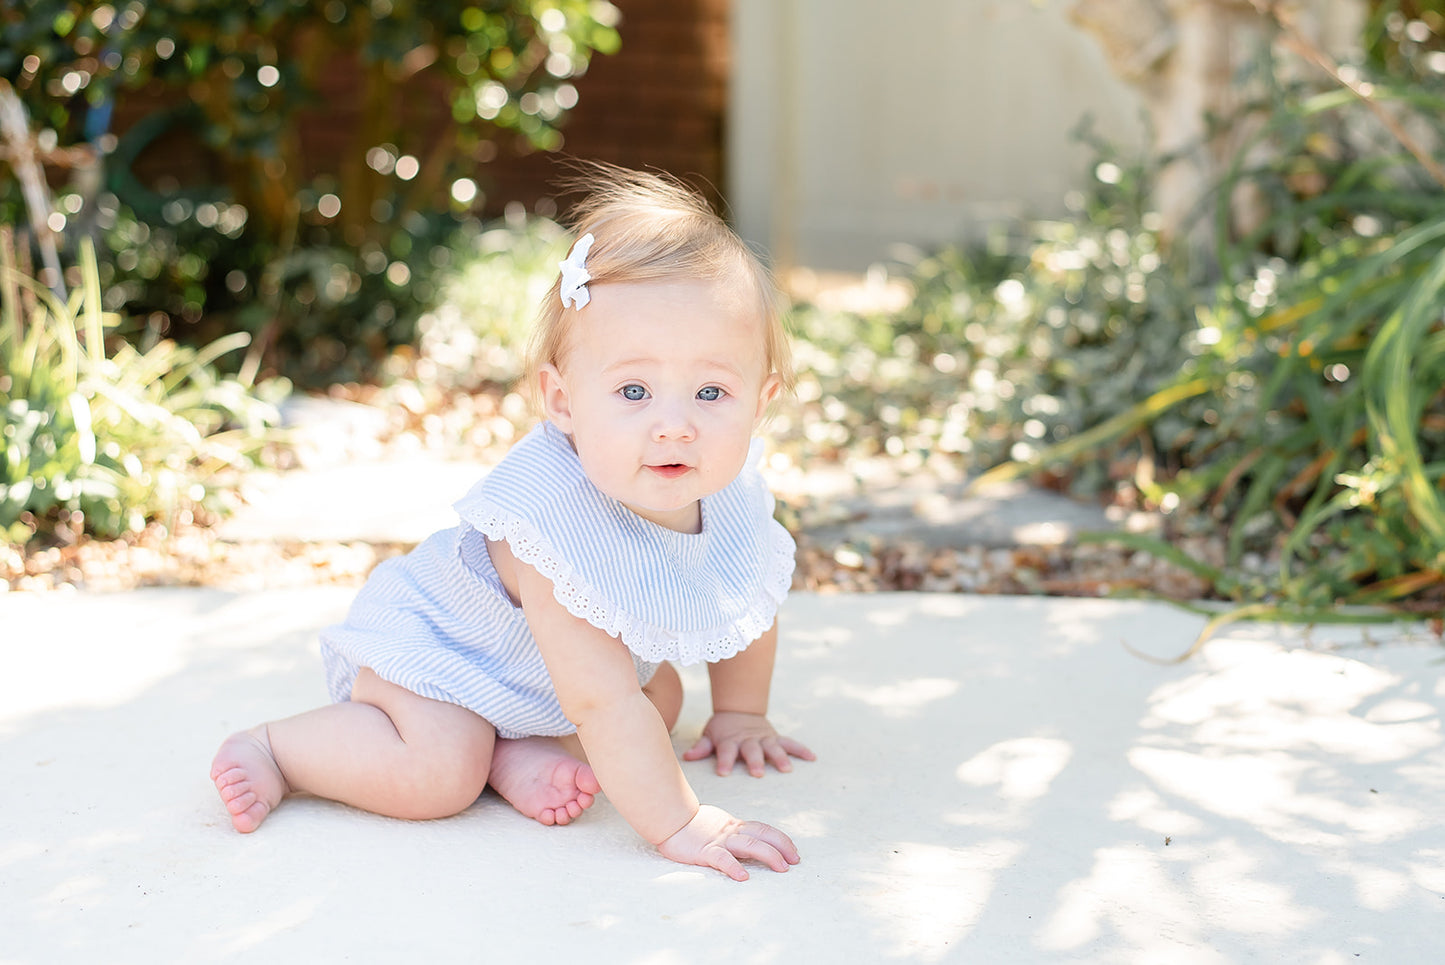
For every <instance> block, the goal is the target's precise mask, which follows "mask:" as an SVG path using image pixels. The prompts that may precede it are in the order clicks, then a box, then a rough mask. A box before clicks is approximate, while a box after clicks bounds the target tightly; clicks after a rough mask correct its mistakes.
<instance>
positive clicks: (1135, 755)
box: [1129, 748, 1426, 847]
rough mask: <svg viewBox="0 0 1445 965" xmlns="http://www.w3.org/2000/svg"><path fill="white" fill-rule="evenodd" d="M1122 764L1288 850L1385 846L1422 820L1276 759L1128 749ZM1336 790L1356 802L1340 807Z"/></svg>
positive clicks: (1328, 774)
mask: <svg viewBox="0 0 1445 965" xmlns="http://www.w3.org/2000/svg"><path fill="white" fill-rule="evenodd" d="M1129 762H1130V763H1131V764H1133V765H1134V766H1135V767H1136V768H1138V769H1139V771H1140V772H1141V773H1143V774H1145V775H1147V776H1148V777H1150V778H1151V779H1153V781H1154V782H1155V784H1156V785H1157V786H1158V787H1159V788H1160V789H1161V790H1163V791H1165V792H1167V793H1169V794H1172V795H1174V796H1176V797H1178V798H1182V799H1184V800H1186V801H1188V802H1189V803H1190V804H1192V805H1194V806H1196V807H1200V808H1203V809H1205V810H1207V811H1210V812H1212V813H1214V814H1216V815H1219V816H1221V817H1226V818H1232V819H1234V820H1238V821H1245V822H1248V823H1249V824H1250V825H1252V826H1253V827H1255V828H1257V829H1258V830H1260V831H1262V832H1264V833H1266V834H1268V835H1270V836H1271V837H1273V838H1276V839H1277V840H1279V841H1282V842H1286V843H1289V844H1297V845H1310V846H1327V847H1336V846H1343V845H1346V844H1349V843H1352V842H1355V843H1359V842H1369V843H1375V842H1381V841H1389V840H1393V839H1397V838H1400V837H1403V836H1405V835H1407V834H1410V833H1411V832H1413V831H1416V830H1419V829H1420V828H1422V827H1423V826H1424V824H1425V820H1426V818H1425V815H1424V814H1423V813H1422V812H1421V811H1419V810H1417V809H1415V808H1410V807H1404V806H1400V805H1394V804H1390V803H1387V802H1384V801H1380V800H1379V799H1378V798H1377V797H1376V796H1375V795H1372V794H1370V793H1369V791H1368V789H1366V788H1360V787H1356V788H1353V789H1350V787H1349V784H1350V782H1348V781H1347V780H1345V779H1344V778H1343V776H1341V775H1339V774H1338V773H1337V772H1336V771H1334V769H1333V768H1329V767H1328V766H1326V765H1314V764H1310V763H1308V762H1306V761H1302V760H1299V759H1298V758H1296V757H1293V756H1291V755H1290V754H1287V753H1282V752H1280V753H1270V754H1233V755H1226V756H1210V755H1208V754H1203V753H1192V752H1187V751H1169V750H1159V749H1155V748H1135V749H1134V750H1132V751H1130V753H1129ZM1342 790H1346V791H1347V792H1348V793H1349V796H1352V797H1355V798H1356V799H1357V800H1358V803H1346V802H1344V801H1342V800H1340V793H1341V791H1342ZM1370 798H1375V799H1374V800H1370Z"/></svg>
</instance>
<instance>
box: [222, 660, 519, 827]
mask: <svg viewBox="0 0 1445 965" xmlns="http://www.w3.org/2000/svg"><path fill="white" fill-rule="evenodd" d="M494 741H495V731H494V730H493V729H492V725H491V724H489V723H487V722H486V721H485V720H483V719H482V718H481V717H479V716H478V715H476V714H474V713H472V712H471V711H469V710H467V709H466V708H464V707H458V706H456V705H454V704H449V703H445V702H442V701H437V700H430V699H428V698H426V697H421V696H418V695H417V694H414V693H412V692H410V691H408V690H406V689H404V688H402V687H398V686H396V685H395V684H391V683H387V682H386V681H384V680H382V679H381V678H380V677H378V676H376V674H374V673H372V672H371V671H370V670H367V669H363V670H362V671H361V672H360V674H358V675H357V680H356V684H355V685H354V686H353V688H352V699H351V701H350V702H347V703H338V704H331V705H330V706H327V707H320V708H317V709H316V710H313V711H309V712H307V713H305V714H300V715H298V716H296V717H289V718H287V719H285V720H279V721H274V722H272V723H270V724H267V725H264V726H263V727H259V728H256V729H255V730H252V731H248V732H245V733H242V734H236V735H234V736H232V737H231V738H230V739H228V740H227V741H226V742H225V743H224V744H222V745H221V750H220V751H219V752H218V753H217V755H216V760H215V763H214V765H213V766H212V769H211V776H212V779H213V780H214V781H215V782H216V787H217V789H218V790H219V791H220V794H221V799H222V800H223V801H225V802H226V807H227V810H229V811H230V812H231V822H232V824H234V825H235V827H236V829H237V830H238V831H243V832H244V831H253V830H255V829H256V827H258V826H259V825H260V823H261V822H262V821H263V820H265V818H266V816H267V814H269V813H270V811H271V809H272V808H274V807H275V806H276V805H277V804H279V803H280V801H281V798H282V797H283V796H284V795H286V794H288V793H293V792H296V793H309V794H316V795H319V796H321V797H325V798H329V799H331V800H333V801H341V802H342V803H345V804H350V805H353V806H355V807H359V808H363V809H365V810H367V811H373V812H375V813H377V814H385V815H389V816H391V817H399V818H413V819H423V818H438V817H446V816H448V815H452V814H456V813H457V812H459V811H462V810H464V809H465V808H467V807H468V806H469V805H471V803H472V802H473V801H475V800H476V799H477V797H478V795H480V794H481V792H482V789H483V788H484V787H485V786H486V781H487V772H488V770H489V768H490V766H491V761H492V746H493V743H494Z"/></svg>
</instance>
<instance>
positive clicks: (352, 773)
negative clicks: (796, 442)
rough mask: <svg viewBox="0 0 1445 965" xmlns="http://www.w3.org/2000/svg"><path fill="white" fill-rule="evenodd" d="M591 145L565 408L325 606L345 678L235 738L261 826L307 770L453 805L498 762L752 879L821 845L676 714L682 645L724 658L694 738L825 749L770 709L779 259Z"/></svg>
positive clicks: (511, 790) (567, 330)
mask: <svg viewBox="0 0 1445 965" xmlns="http://www.w3.org/2000/svg"><path fill="white" fill-rule="evenodd" d="M593 170H594V171H595V172H596V175H597V178H596V180H597V182H598V183H597V184H595V185H593V190H592V193H591V194H590V196H589V198H588V199H587V200H586V201H584V202H583V203H582V204H581V206H580V207H579V208H578V210H577V212H576V217H577V221H578V223H577V229H578V232H579V234H580V237H579V239H578V240H577V242H576V244H575V245H574V246H573V248H572V251H571V253H570V254H569V255H568V257H567V260H566V261H564V262H562V265H561V269H562V270H561V277H560V278H559V279H558V280H557V283H556V284H555V285H554V286H553V288H552V290H551V292H550V293H549V295H548V298H547V300H546V301H545V302H544V304H543V308H542V311H541V313H540V318H539V323H538V328H537V331H536V332H535V333H534V336H533V340H532V345H531V351H530V357H529V364H528V370H527V375H526V380H527V384H528V386H529V388H530V390H531V391H532V392H533V394H534V397H535V400H536V402H537V404H538V407H539V409H540V411H541V412H542V414H543V415H544V417H545V421H543V422H542V423H541V424H540V425H538V426H537V427H536V428H534V429H533V430H532V431H531V432H530V433H529V434H528V435H527V436H526V437H524V438H523V439H522V440H521V441H520V442H518V443H517V444H516V446H514V447H513V448H512V450H511V451H510V452H509V453H508V454H507V456H506V457H505V458H504V459H503V460H502V462H501V463H500V464H499V465H498V466H497V467H496V468H495V469H493V470H492V471H491V472H490V473H489V474H488V475H487V476H486V477H485V478H484V479H483V480H482V481H481V482H480V483H478V484H477V485H476V486H475V487H474V488H473V489H472V490H471V492H469V493H468V494H467V495H466V496H465V497H463V498H462V499H461V500H460V501H459V502H457V504H456V507H455V508H456V510H457V513H458V515H459V517H460V523H459V525H458V526H456V527H455V528H453V529H448V530H444V531H442V532H440V533H436V534H434V535H433V536H431V537H430V538H428V539H427V540H426V541H425V542H423V543H422V544H421V545H420V546H418V547H417V548H416V549H415V550H413V551H412V552H411V553H410V554H408V555H407V556H405V557H402V558H400V559H394V560H390V561H388V562H386V563H383V564H382V565H381V566H379V567H377V569H376V571H375V572H374V573H373V574H372V576H371V577H370V579H369V580H368V581H367V583H366V585H365V586H364V587H363V588H362V590H361V591H360V593H359V594H358V596H357V599H356V601H355V602H354V604H353V605H352V607H351V610H350V612H349V613H348V615H347V618H346V621H345V622H344V623H343V624H341V625H340V626H336V627H332V628H329V629H328V630H326V631H325V632H324V633H323V634H322V638H321V649H322V656H323V659H324V661H325V665H326V675H327V682H328V686H329V688H330V691H331V695H332V698H333V699H334V700H335V701H336V703H333V704H330V705H328V706H325V707H321V708H318V709H316V710H312V711H310V712H308V713H304V714H300V715H299V716H296V717H290V718H287V719H285V720H278V721H272V722H270V723H267V724H262V725H260V726H257V727H255V728H252V729H251V730H248V731H243V732H241V733H238V734H235V735H232V736H231V737H230V738H229V739H227V740H226V741H225V743H223V744H222V745H221V749H220V750H219V752H217V754H216V758H215V761H214V763H213V765H212V768H211V778H212V780H214V781H215V784H216V788H217V789H218V790H219V792H220V795H221V800H222V801H223V802H224V803H225V805H226V809H227V810H228V811H229V812H230V814H231V822H232V824H233V825H235V827H236V829H237V830H238V831H243V832H250V831H254V830H255V829H256V828H257V827H259V826H260V824H261V822H262V821H264V820H265V818H266V816H267V815H268V814H269V813H270V812H271V810H272V809H273V808H275V807H276V806H277V805H278V804H280V803H281V800H282V799H283V798H284V797H286V795H288V794H295V793H306V794H314V795H319V796H321V797H325V798H329V799H332V800H336V801H342V802H344V803H347V804H351V805H354V806H356V807H359V808H364V809H365V810H368V811H373V812H376V813H378V814H385V815H391V816H395V817H401V818H438V817H445V816H448V815H452V814H456V813H458V812H460V811H462V810H464V809H465V808H467V807H468V806H470V805H471V804H472V803H473V802H474V801H475V800H476V799H477V797H478V796H479V795H480V794H481V792H482V790H483V789H484V788H485V787H486V786H487V785H491V787H492V788H493V789H495V790H496V791H497V792H498V793H499V794H500V795H501V796H502V797H504V798H505V799H506V800H507V801H508V802H510V803H511V805H512V806H513V807H514V808H516V809H517V810H518V811H520V812H521V813H523V814H525V815H527V816H529V817H532V818H535V819H537V820H538V821H541V822H542V823H543V824H547V825H553V824H567V823H569V822H571V821H573V820H575V819H576V818H577V817H578V816H579V815H581V813H582V812H583V810H584V809H586V808H587V807H588V806H590V805H591V804H592V802H593V799H594V796H595V795H596V794H598V793H599V792H601V791H606V793H607V796H608V798H609V799H610V800H611V801H612V803H613V805H614V806H615V807H616V808H617V811H618V812H619V813H620V814H621V815H622V816H623V817H624V818H625V819H626V820H627V822H628V823H629V824H631V825H632V827H633V828H634V829H636V831H637V833H638V834H640V835H642V836H643V837H644V838H646V839H647V840H648V841H650V842H651V843H652V844H654V845H655V846H656V847H657V848H658V849H659V851H660V852H661V853H662V854H663V855H665V856H666V857H668V858H670V859H672V860H674V861H678V862H681V863H683V864H691V865H701V866H708V867H712V868H716V869H718V870H719V871H722V872H723V873H725V874H727V875H729V876H730V877H732V878H735V879H737V880H740V881H741V880H744V879H746V878H747V877H748V873H747V871H746V869H745V868H744V867H743V865H742V863H741V862H742V860H752V861H758V862H761V863H763V864H765V865H767V866H768V867H769V868H771V869H773V870H774V871H786V870H787V869H788V866H789V865H792V864H796V863H797V862H798V860H799V859H798V852H797V849H796V848H795V847H794V845H793V842H792V841H791V840H790V839H789V838H788V836H787V835H786V834H784V833H783V832H782V831H780V830H778V829H776V828H773V827H771V826H769V825H767V824H763V823H760V822H757V821H742V820H739V819H737V818H735V817H733V816H732V815H730V814H728V813H727V812H725V811H722V810H720V809H718V808H716V807H710V806H708V805H704V804H701V803H699V801H698V799H697V796H696V795H695V794H694V793H693V791H692V789H691V787H689V786H688V783H687V780H686V778H685V777H684V775H683V772H682V768H681V767H680V766H679V764H678V762H677V759H676V756H675V755H674V754H673V750H672V744H671V741H670V739H669V737H668V733H669V731H670V730H671V729H672V726H673V725H674V724H675V723H676V721H677V717H678V713H679V711H680V710H681V707H682V684H681V681H680V678H679V677H678V674H677V671H676V670H675V669H673V667H672V665H671V664H669V663H668V662H667V661H676V662H677V663H680V664H683V665H686V664H690V663H695V662H698V661H704V660H705V661H707V662H708V674H709V680H710V683H711V689H712V709H713V713H712V717H711V718H710V719H709V720H708V722H707V725H706V726H705V727H704V728H703V732H702V736H701V737H700V738H699V740H698V741H697V743H696V744H694V745H693V746H692V747H691V748H690V749H689V750H688V751H686V752H685V753H684V754H683V758H684V759H686V760H690V761H692V760H701V759H703V758H705V757H708V756H710V755H713V756H715V757H716V766H717V771H718V773H719V774H726V773H728V772H730V771H731V770H732V769H733V766H734V765H735V764H736V763H737V762H738V761H739V760H741V761H742V763H743V764H744V766H745V767H746V768H747V770H748V772H749V773H750V774H752V775H753V776H761V775H762V774H763V773H764V771H765V769H766V766H767V764H769V763H771V764H772V766H773V767H774V768H776V769H777V770H779V771H788V770H791V768H792V764H791V761H790V757H797V758H801V759H803V760H813V753H812V752H811V751H810V750H808V748H807V747H805V746H803V745H802V744H800V743H798V742H797V741H795V740H792V739H790V738H787V737H783V736H780V735H779V734H778V733H777V732H776V731H775V730H774V729H773V727H772V725H771V724H770V723H769V722H768V719H767V711H768V693H769V686H770V683H771V678H772V672H773V660H774V654H775V651H776V648H777V623H776V615H777V610H778V606H779V604H780V603H781V602H782V600H783V599H784V597H785V596H786V594H787V591H788V587H789V585H790V583H791V578H792V570H793V550H794V547H793V541H792V539H791V538H790V537H789V536H788V534H787V532H786V531H785V530H784V529H783V528H782V527H781V526H780V525H779V524H778V523H777V522H776V521H774V520H773V518H772V509H773V500H772V496H771V495H770V494H769V492H768V490H767V488H766V486H765V484H764V482H763V480H762V478H761V476H760V475H759V473H758V470H757V466H756V463H757V461H758V458H759V455H760V451H759V444H758V443H755V442H753V433H754V431H755V430H756V429H757V428H758V427H759V425H760V424H761V422H762V420H763V418H764V415H765V413H766V411H767V409H768V407H769V404H770V403H772V402H773V401H774V400H775V399H776V398H778V396H779V395H780V394H781V393H783V392H785V391H786V390H787V389H788V388H789V387H790V383H791V379H792V371H791V361H790V356H789V350H788V345H787V340H786V336H785V334H784V332H783V328H782V322H781V318H780V316H779V311H778V307H777V304H776V302H775V299H774V292H773V289H772V285H771V282H770V280H769V278H768V275H767V272H766V270H765V269H764V268H763V266H762V265H761V264H760V263H759V262H758V260H757V259H756V258H755V257H754V256H753V254H752V253H751V252H750V251H749V250H748V248H747V247H746V246H745V245H744V244H743V243H742V241H741V240H740V239H738V237H737V236H736V235H735V234H733V232H732V231H731V230H730V229H729V228H728V227H727V225H726V224H725V223H724V222H723V221H722V220H721V219H719V218H718V217H717V216H716V215H715V214H714V213H713V212H712V210H711V209H710V208H709V207H708V205H707V203H706V202H705V201H704V200H703V199H702V198H700V197H699V196H697V195H696V194H695V193H693V192H691V191H690V190H688V189H686V188H684V187H682V186H681V185H680V184H678V183H676V182H674V181H672V180H670V179H667V178H663V177H657V176H653V175H648V174H641V173H637V172H631V171H625V170H622V169H619V168H612V167H602V166H598V167H596V168H594V169H593Z"/></svg>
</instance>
